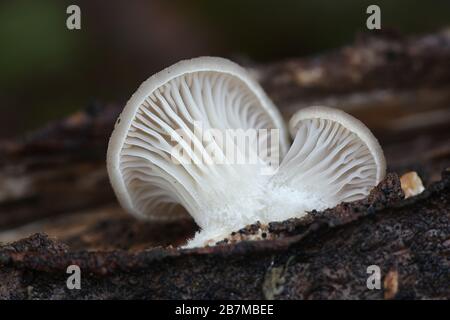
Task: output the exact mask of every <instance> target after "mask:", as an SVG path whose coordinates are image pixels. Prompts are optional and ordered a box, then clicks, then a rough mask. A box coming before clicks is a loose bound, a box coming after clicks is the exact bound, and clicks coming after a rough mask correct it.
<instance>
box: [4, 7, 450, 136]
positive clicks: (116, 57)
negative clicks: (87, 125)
mask: <svg viewBox="0 0 450 320" xmlns="http://www.w3.org/2000/svg"><path fill="white" fill-rule="evenodd" d="M70 4H77V5H79V6H80V8H81V15H82V17H81V21H82V29H81V30H74V31H71V30H68V29H67V28H66V19H67V16H68V15H67V14H66V8H67V6H68V5H70ZM370 4H377V5H379V6H380V7H381V13H382V14H381V17H382V18H381V19H382V27H383V29H392V30H395V31H398V32H400V33H403V34H416V33H426V32H431V31H435V30H439V29H441V28H444V27H447V26H449V25H450V1H449V0H434V1H417V0H397V1H392V0H390V1H387V0H386V1H376V2H374V1H357V0H341V1H332V0H328V1H325V0H315V1H312V0H311V1H299V0H297V1H264V0H223V1H211V0H209V1H208V0H198V1H182V0H172V1H163V0H153V1H143V0H127V1H125V0H122V1H103V0H84V1H62V0H39V1H31V0H27V1H25V0H16V1H5V0H2V1H1V2H0V48H1V50H0V99H1V100H0V103H1V105H0V138H6V137H11V136H15V135H18V134H22V133H23V132H26V131H29V130H32V129H33V128H36V127H38V126H40V125H42V124H43V123H45V122H47V121H49V120H53V119H56V118H58V117H61V116H63V115H66V114H69V113H71V112H73V111H75V110H78V109H80V108H84V107H86V106H88V105H90V104H95V103H99V102H100V103H103V102H109V101H115V102H120V103H123V102H125V101H126V100H127V99H128V98H129V96H130V95H131V94H132V93H133V91H134V90H135V89H136V88H137V87H138V85H139V84H140V83H141V82H142V81H143V80H145V79H146V78H147V77H149V76H150V75H151V74H153V73H154V72H156V71H158V70H160V69H162V68H163V67H165V66H168V65H170V64H172V63H174V62H176V61H177V60H180V59H182V58H188V57H193V56H199V55H220V56H226V57H231V58H239V59H240V61H245V60H249V61H255V62H267V61H273V60H279V59H283V58H288V57H294V56H304V55H310V54H313V53H316V52H321V51H324V50H327V49H330V48H334V47H337V46H340V45H342V44H345V43H348V42H351V41H352V40H353V38H354V37H355V35H356V34H357V33H359V32H367V29H366V28H365V23H366V18H367V16H368V15H367V14H366V8H367V6H368V5H370Z"/></svg>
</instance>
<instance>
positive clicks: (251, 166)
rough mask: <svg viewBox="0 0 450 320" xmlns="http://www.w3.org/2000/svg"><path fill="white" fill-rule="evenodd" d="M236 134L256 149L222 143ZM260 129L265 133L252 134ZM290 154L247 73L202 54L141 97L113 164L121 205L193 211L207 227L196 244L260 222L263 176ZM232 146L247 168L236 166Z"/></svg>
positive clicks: (153, 81)
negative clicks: (279, 159) (249, 132)
mask: <svg viewBox="0 0 450 320" xmlns="http://www.w3.org/2000/svg"><path fill="white" fill-rule="evenodd" d="M208 129H210V130H208ZM230 129H233V130H241V132H240V133H241V134H242V133H243V134H244V138H246V137H249V143H248V144H246V145H244V147H243V146H242V145H240V144H238V143H237V142H236V143H235V142H234V141H235V140H233V139H231V141H232V142H231V146H230V144H229V143H228V142H229V140H230V139H228V140H227V143H228V144H225V143H224V142H223V141H222V139H219V138H218V136H219V135H221V134H223V136H225V138H229V135H230V133H229V132H228V131H227V130H230ZM255 129H261V130H266V131H263V133H265V134H261V137H259V136H258V137H256V136H253V135H251V136H245V133H246V132H247V131H248V130H255ZM205 132H207V133H205ZM205 138H206V139H205ZM232 138H233V137H232ZM267 144H269V145H270V147H267V150H265V151H266V152H263V153H261V152H260V151H261V149H264V147H265V146H267ZM287 148H288V133H287V130H286V129H285V127H284V123H283V120H282V118H281V116H280V114H279V112H278V110H277V109H276V108H275V107H274V105H273V104H272V102H271V101H270V99H269V98H268V97H267V96H266V94H265V93H264V92H263V90H262V89H261V87H260V86H259V85H258V84H257V83H256V82H255V81H254V80H252V79H251V77H250V76H249V75H248V74H247V72H246V71H245V70H244V69H243V68H241V67H239V66H238V65H236V64H235V63H233V62H231V61H228V60H226V59H222V58H213V57H200V58H195V59H192V60H185V61H181V62H179V63H176V64H175V65H172V66H171V67H169V68H167V69H165V70H163V71H161V72H159V73H157V74H155V75H154V76H152V77H150V78H149V79H148V80H146V81H145V82H144V83H143V84H142V85H141V86H140V87H139V89H138V90H137V91H136V92H135V93H134V94H133V96H132V97H131V98H130V100H129V101H128V102H127V104H126V106H125V108H124V110H123V111H122V113H121V115H120V116H119V118H118V120H117V122H116V126H115V129H114V131H113V133H112V135H111V138H110V141H109V145H108V154H107V167H108V173H109V177H110V181H111V184H112V187H113V189H114V191H115V193H116V196H117V198H118V200H119V202H120V204H121V205H122V206H123V207H124V208H125V209H126V210H127V211H128V212H130V213H132V214H134V215H136V216H137V217H143V218H148V219H158V220H170V219H176V218H179V217H180V216H182V215H185V214H186V213H185V212H183V211H180V210H176V208H177V207H178V206H177V205H181V206H182V207H184V208H185V209H186V210H187V211H188V212H189V214H190V215H191V216H192V217H193V219H194V220H195V222H196V223H197V224H198V226H199V227H200V229H201V231H200V232H199V233H197V235H196V237H195V239H194V240H193V241H191V246H194V245H201V244H204V243H205V241H206V240H209V239H217V240H221V239H222V238H223V237H224V236H225V235H227V234H228V233H230V232H231V231H234V230H236V229H239V228H241V227H243V226H245V225H247V224H250V223H253V222H255V221H257V220H258V212H259V208H260V207H261V203H260V195H261V194H262V193H263V191H262V189H263V188H264V187H265V186H264V184H265V182H266V181H267V179H266V178H264V175H262V174H261V172H262V171H265V170H266V171H267V172H272V171H273V170H270V169H275V168H276V167H277V166H278V163H277V162H276V161H273V159H275V158H277V157H281V156H282V155H283V154H284V153H286V151H287ZM231 149H236V150H235V152H236V153H237V156H241V157H243V158H244V161H242V162H237V161H233V160H234V156H235V155H233V154H232V152H229V151H230V150H231ZM230 153H231V154H232V155H231V156H230ZM255 155H256V158H252V159H256V161H253V162H250V161H247V160H249V159H250V158H251V157H252V156H255ZM231 157H232V158H233V159H231Z"/></svg>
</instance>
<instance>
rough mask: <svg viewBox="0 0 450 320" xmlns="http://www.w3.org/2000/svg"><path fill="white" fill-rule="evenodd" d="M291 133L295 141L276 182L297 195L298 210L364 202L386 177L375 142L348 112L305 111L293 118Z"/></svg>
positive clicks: (367, 130)
mask: <svg viewBox="0 0 450 320" xmlns="http://www.w3.org/2000/svg"><path fill="white" fill-rule="evenodd" d="M289 129H290V133H291V135H292V136H293V137H294V142H293V144H292V146H291V149H290V150H289V152H288V154H287V155H286V156H285V158H284V159H283V162H282V164H281V166H280V169H279V172H278V174H277V177H275V178H276V179H274V180H275V181H276V183H277V185H280V186H283V188H287V189H288V190H294V191H295V192H296V193H297V194H298V196H297V197H296V198H298V199H299V200H297V201H298V203H299V204H298V207H299V208H301V209H302V210H304V211H310V210H313V209H317V210H323V209H326V208H329V207H333V206H335V205H337V204H339V203H341V202H343V201H354V200H358V199H362V198H364V197H365V196H367V195H368V194H369V192H370V190H371V189H372V188H373V187H374V186H376V185H377V184H378V183H379V182H380V181H381V180H382V179H383V178H384V176H385V173H386V162H385V159H384V154H383V150H382V149H381V147H380V145H379V143H378V141H377V139H376V138H375V137H374V135H373V134H372V133H371V132H370V130H369V129H368V128H367V127H366V126H365V125H364V124H363V123H362V122H361V121H359V120H358V119H356V118H354V117H352V116H350V115H349V114H347V113H345V112H343V111H341V110H338V109H333V108H328V107H319V106H314V107H308V108H305V109H302V110H300V111H298V112H297V113H296V114H295V115H294V116H293V117H292V118H291V120H290V122H289Z"/></svg>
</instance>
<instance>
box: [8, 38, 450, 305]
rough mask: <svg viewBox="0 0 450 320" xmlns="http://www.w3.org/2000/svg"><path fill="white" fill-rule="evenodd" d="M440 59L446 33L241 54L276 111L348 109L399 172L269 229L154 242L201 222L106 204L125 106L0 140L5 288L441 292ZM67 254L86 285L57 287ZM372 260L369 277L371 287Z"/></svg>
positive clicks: (96, 109)
mask: <svg viewBox="0 0 450 320" xmlns="http://www.w3.org/2000/svg"><path fill="white" fill-rule="evenodd" d="M449 63H450V35H449V33H448V32H446V31H444V32H441V33H436V34H432V35H428V36H423V37H416V38H408V39H403V38H398V37H385V36H375V37H368V38H366V37H363V38H360V39H358V40H357V41H356V43H355V44H353V45H352V46H347V47H344V48H341V49H339V50H336V51H334V52H331V53H327V54H324V55H321V56H317V57H311V58H299V59H293V60H289V61H282V62H277V63H274V64H271V65H262V66H252V67H251V70H252V71H253V73H254V75H255V76H256V77H257V78H258V80H259V81H260V82H261V83H262V85H263V86H264V88H265V89H266V90H267V91H268V93H269V95H270V96H271V98H272V99H273V100H274V102H275V103H276V104H277V105H278V106H279V107H280V109H281V110H282V113H283V115H284V116H285V117H286V118H288V117H289V116H290V115H292V113H293V112H294V111H295V110H297V109H298V108H301V107H304V106H307V105H311V104H326V105H329V106H335V107H340V108H342V109H344V110H346V111H347V112H349V113H351V114H353V115H355V116H357V117H358V118H359V119H361V120H362V121H363V122H365V123H366V124H367V125H368V126H369V127H370V128H371V129H372V130H373V131H374V132H375V135H376V136H377V137H378V138H379V139H380V142H381V144H382V146H383V148H384V150H385V153H386V158H387V163H388V167H389V171H390V172H395V173H396V174H392V175H389V176H388V178H387V179H386V180H385V181H384V182H382V183H381V184H380V186H379V187H378V188H376V189H374V191H373V192H372V194H371V196H369V197H368V198H367V199H366V200H363V201H362V202H358V203H351V204H341V205H339V206H337V207H336V208H333V209H330V210H327V211H325V212H320V213H316V212H313V213H312V214H311V215H309V216H308V218H307V219H303V220H295V219H294V220H289V221H286V222H284V223H273V224H271V225H269V226H264V228H266V229H265V230H267V232H268V237H267V238H268V240H265V241H239V242H238V243H235V244H232V245H219V246H217V247H213V248H204V249H196V250H186V251H182V250H177V249H173V248H171V247H169V248H165V249H163V248H161V247H159V246H168V245H170V244H172V245H177V244H180V243H182V242H183V241H185V240H186V239H187V238H188V237H190V236H192V234H193V233H194V232H195V230H196V226H195V224H194V223H193V221H191V220H188V219H186V220H185V221H181V222H180V223H158V224H155V223H148V222H142V221H137V220H135V219H134V218H132V217H130V216H128V215H127V214H125V213H124V212H123V210H122V209H121V208H120V207H118V205H117V204H116V202H115V199H114V194H113V192H112V190H111V188H110V186H109V182H108V178H107V173H106V168H105V153H106V146H107V140H108V137H109V134H110V133H111V131H112V128H113V126H114V121H115V119H116V118H117V116H118V114H119V113H120V110H121V107H122V106H121V105H118V104H112V105H94V106H90V107H88V108H86V109H85V110H82V111H80V112H78V113H76V114H74V115H72V116H70V117H68V118H66V119H63V120H61V121H57V122H55V123H52V124H49V125H48V126H46V127H45V128H43V129H41V130H38V131H37V132H34V133H31V134H29V135H28V136H26V137H22V138H19V139H15V140H10V141H3V142H1V143H0V243H2V244H3V245H2V246H1V247H0V280H1V281H0V298H7V299H12V298H19V299H27V298H42V299H66V298H76V299H81V298H83V299H84V298H202V299H206V298H236V299H237V298H239V299H251V298H254V299H260V298H268V299H272V298H287V299H294V298H302V299H314V298H347V299H371V298H374V299H382V298H447V299H448V298H450V291H449V286H448V281H449V279H450V262H449V259H448V256H449V252H450V251H449V250H450V249H449V248H450V230H449V225H450V223H449V219H450V212H449V210H450V207H449V194H450V193H449V185H450V178H449V173H448V171H446V168H448V167H449V166H450V131H449V130H448V128H449V126H450V109H449V107H448V106H449V105H450V94H449V92H450V90H449V88H450V65H449ZM410 170H414V171H417V172H418V173H419V176H420V177H421V178H422V180H423V181H424V185H425V188H426V190H425V191H424V192H423V193H422V194H420V195H418V196H415V197H412V198H409V199H403V194H402V192H401V188H400V184H399V180H398V176H397V175H401V174H403V173H405V172H407V171H410ZM442 172H443V173H442ZM441 173H442V176H441ZM259 228H261V226H260V225H255V226H250V227H249V228H248V229H245V230H241V231H240V234H241V235H242V237H241V238H242V239H245V238H246V237H245V236H246V234H248V233H252V232H254V231H255V230H258V229H259ZM43 232H45V233H46V234H48V235H49V236H50V238H49V237H48V236H47V235H45V234H44V233H43ZM33 234H34V235H33ZM30 235H31V236H30ZM150 248H153V249H150ZM71 264H76V265H79V266H80V268H81V270H82V274H83V278H82V279H83V280H82V290H69V289H67V287H66V280H67V276H68V275H67V274H66V268H67V266H69V265H71ZM371 265H377V266H378V267H379V268H380V270H381V276H382V280H383V281H382V288H381V289H380V290H370V289H368V287H367V285H366V281H367V278H368V276H369V274H368V273H367V267H368V266H371Z"/></svg>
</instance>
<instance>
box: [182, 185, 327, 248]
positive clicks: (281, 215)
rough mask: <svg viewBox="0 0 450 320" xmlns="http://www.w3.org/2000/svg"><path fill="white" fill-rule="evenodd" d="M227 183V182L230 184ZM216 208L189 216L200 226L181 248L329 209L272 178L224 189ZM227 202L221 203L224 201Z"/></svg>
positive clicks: (318, 201) (209, 244)
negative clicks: (225, 193)
mask: <svg viewBox="0 0 450 320" xmlns="http://www.w3.org/2000/svg"><path fill="white" fill-rule="evenodd" d="M230 182H231V181H230ZM216 199H217V203H216V208H215V209H213V208H211V209H210V211H209V212H205V211H203V212H199V213H197V214H195V213H193V214H192V215H193V216H194V219H195V220H196V222H197V224H198V225H199V226H200V228H201V230H200V231H198V232H197V233H196V235H195V237H194V238H193V239H191V240H190V241H189V242H188V243H187V244H186V245H185V246H184V248H193V247H203V246H212V245H215V244H216V243H217V242H219V241H222V240H224V239H225V238H228V237H230V235H231V233H232V232H236V231H238V230H240V229H242V228H244V227H246V226H248V225H250V224H254V223H256V222H257V221H259V222H260V223H262V224H268V223H269V222H274V221H283V220H286V219H290V218H301V217H303V216H304V215H306V213H307V212H308V211H312V210H314V209H316V210H323V209H326V208H327V207H329V205H328V204H327V202H326V201H325V200H324V199H321V198H319V197H318V196H317V195H315V194H313V193H311V192H308V191H307V190H300V189H292V188H290V187H286V186H279V185H278V184H277V182H276V179H274V177H269V176H266V177H259V178H258V179H257V181H255V178H254V179H253V180H252V181H251V182H250V183H242V182H240V185H239V186H232V185H228V194H227V195H224V196H223V197H218V198H216ZM225 199H226V200H231V199H233V200H231V201H229V202H225V201H224V200H225Z"/></svg>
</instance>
